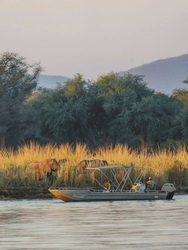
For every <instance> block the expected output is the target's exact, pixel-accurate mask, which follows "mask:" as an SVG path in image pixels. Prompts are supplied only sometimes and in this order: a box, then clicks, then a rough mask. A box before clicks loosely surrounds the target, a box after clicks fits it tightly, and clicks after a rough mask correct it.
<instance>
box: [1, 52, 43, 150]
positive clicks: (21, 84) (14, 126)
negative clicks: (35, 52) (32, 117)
mask: <svg viewBox="0 0 188 250" xmlns="http://www.w3.org/2000/svg"><path fill="white" fill-rule="evenodd" d="M40 70H41V68H40V66H39V65H29V64H27V63H26V62H25V59H24V58H22V57H20V56H18V55H17V54H14V53H8V52H7V53H4V54H3V55H2V56H1V58H0V136H1V145H2V146H4V143H5V138H6V139H7V140H8V141H9V143H10V142H11V141H12V142H13V141H14V142H16V139H17V138H18V137H19V132H20V131H21V129H22V118H23V116H22V111H23V102H24V100H25V99H26V97H28V96H29V95H31V92H32V90H33V89H34V88H35V87H36V86H37V81H36V79H37V77H38V75H39V73H40Z"/></svg>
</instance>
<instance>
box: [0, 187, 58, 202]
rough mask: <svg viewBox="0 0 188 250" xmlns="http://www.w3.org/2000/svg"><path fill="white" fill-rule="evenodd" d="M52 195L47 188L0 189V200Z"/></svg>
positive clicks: (48, 197) (37, 197) (42, 197)
mask: <svg viewBox="0 0 188 250" xmlns="http://www.w3.org/2000/svg"><path fill="white" fill-rule="evenodd" d="M51 198H53V195H52V194H51V193H50V192H49V191H48V188H44V187H43V188H41V187H40V188H33V187H22V188H7V189H0V200H6V199H51Z"/></svg>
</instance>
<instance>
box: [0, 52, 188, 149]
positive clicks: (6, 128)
mask: <svg viewBox="0 0 188 250" xmlns="http://www.w3.org/2000/svg"><path fill="white" fill-rule="evenodd" d="M40 70H41V68H40V66H38V65H28V64H27V63H26V62H25V59H24V58H21V57H19V56H18V55H17V54H13V53H5V54H3V55H2V57H1V59H0V73H1V74H0V135H1V136H4V137H6V138H7V145H11V143H10V140H11V142H13V141H14V143H15V144H17V143H18V142H21V141H23V140H25V141H28V140H37V141H39V142H41V143H46V142H53V143H66V142H69V143H76V142H82V143H86V144H87V145H88V146H90V147H97V146H99V145H105V144H116V143H126V144H128V145H129V146H131V147H137V146H140V145H141V144H142V143H145V144H147V145H150V146H152V147H156V146H158V145H161V144H165V143H166V142H169V141H173V140H174V141H183V142H186V140H188V100H187V92H186V90H176V91H174V93H173V95H172V96H167V95H165V94H162V93H155V92H154V91H153V90H151V89H149V88H148V87H147V85H146V83H145V82H143V78H142V77H141V76H138V75H136V76H134V75H130V74H127V75H125V76H119V75H118V74H115V73H110V74H107V75H102V76H100V77H99V78H98V79H97V80H96V81H93V82H91V81H86V80H84V79H83V77H82V76H81V75H80V74H77V75H75V77H74V79H72V80H70V81H68V82H67V83H66V84H65V85H59V86H57V88H56V89H53V90H50V89H45V88H40V89H38V90H37V91H33V90H35V88H36V86H37V77H38V75H39V73H40ZM20 131H21V133H20Z"/></svg>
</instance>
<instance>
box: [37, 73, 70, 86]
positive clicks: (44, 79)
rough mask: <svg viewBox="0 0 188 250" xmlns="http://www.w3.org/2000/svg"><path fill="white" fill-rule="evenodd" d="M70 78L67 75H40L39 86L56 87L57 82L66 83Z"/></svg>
mask: <svg viewBox="0 0 188 250" xmlns="http://www.w3.org/2000/svg"><path fill="white" fill-rule="evenodd" d="M69 80H70V78H68V77H66V76H53V75H40V76H39V79H38V87H43V88H48V89H54V88H56V87H57V84H58V83H60V84H65V83H66V82H67V81H69Z"/></svg>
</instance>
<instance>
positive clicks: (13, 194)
mask: <svg viewBox="0 0 188 250" xmlns="http://www.w3.org/2000/svg"><path fill="white" fill-rule="evenodd" d="M176 194H188V187H183V188H178V189H177V191H176ZM52 198H54V196H53V195H52V194H51V193H50V192H49V191H48V188H44V187H43V188H41V187H40V188H33V187H23V188H7V189H0V200H10V199H52Z"/></svg>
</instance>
